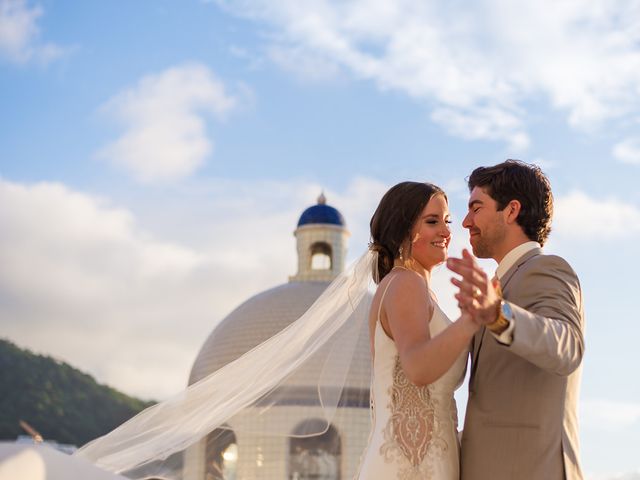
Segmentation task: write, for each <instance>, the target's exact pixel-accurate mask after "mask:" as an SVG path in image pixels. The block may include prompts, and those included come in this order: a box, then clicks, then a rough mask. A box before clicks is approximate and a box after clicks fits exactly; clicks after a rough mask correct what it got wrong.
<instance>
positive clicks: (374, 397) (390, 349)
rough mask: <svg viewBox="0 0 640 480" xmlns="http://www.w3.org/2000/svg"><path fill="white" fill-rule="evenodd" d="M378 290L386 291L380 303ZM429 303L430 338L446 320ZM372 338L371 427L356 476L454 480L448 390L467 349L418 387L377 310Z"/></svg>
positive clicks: (455, 447)
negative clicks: (430, 313) (433, 379)
mask: <svg viewBox="0 0 640 480" xmlns="http://www.w3.org/2000/svg"><path fill="white" fill-rule="evenodd" d="M390 283H391V282H389V283H388V284H387V288H388V286H389V285H390ZM384 294H386V290H385V292H384V293H383V298H382V299H381V300H380V305H382V300H384ZM434 304H435V308H434V312H433V316H432V317H431V321H430V323H429V331H430V333H431V336H432V337H434V336H435V335H437V334H438V333H440V332H441V331H442V330H444V329H445V328H447V326H448V325H450V324H451V320H449V319H448V318H447V316H446V315H445V314H444V312H443V311H442V310H441V309H440V307H438V305H437V303H435V302H434ZM374 337H375V338H374V349H375V356H374V361H373V375H372V381H371V409H372V429H371V436H370V437H369V445H368V447H367V449H366V450H365V452H364V454H363V458H362V461H361V464H360V470H359V473H358V475H357V477H356V478H357V479H359V480H378V479H379V480H425V479H428V480H458V479H459V453H460V448H459V444H458V436H457V424H458V419H457V409H456V402H455V399H454V398H453V392H454V391H455V389H456V388H458V387H459V386H460V385H461V383H462V380H463V378H464V374H465V369H466V363H467V352H464V353H463V354H461V355H460V356H459V357H458V359H457V360H456V361H455V363H454V364H453V366H452V367H451V368H450V369H449V370H448V371H447V373H445V374H444V375H443V376H442V377H441V378H439V379H438V380H437V381H435V382H434V383H432V384H430V385H427V386H423V387H418V386H416V385H414V384H413V383H411V382H410V381H409V380H408V379H407V377H406V375H405V374H404V371H403V370H402V366H401V365H400V360H399V357H398V350H397V349H396V345H395V343H394V342H393V340H391V339H390V338H389V337H388V336H387V334H386V333H385V331H384V329H383V328H382V325H381V324H380V311H378V316H377V321H376V325H375V330H374Z"/></svg>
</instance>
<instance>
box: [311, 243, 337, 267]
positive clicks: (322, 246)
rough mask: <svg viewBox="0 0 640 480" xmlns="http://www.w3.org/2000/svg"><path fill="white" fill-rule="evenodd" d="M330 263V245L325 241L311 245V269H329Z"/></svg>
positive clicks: (331, 261)
mask: <svg viewBox="0 0 640 480" xmlns="http://www.w3.org/2000/svg"><path fill="white" fill-rule="evenodd" d="M332 264H333V259H332V256H331V245H329V244H328V243H325V242H316V243H314V244H313V245H311V270H331V267H332Z"/></svg>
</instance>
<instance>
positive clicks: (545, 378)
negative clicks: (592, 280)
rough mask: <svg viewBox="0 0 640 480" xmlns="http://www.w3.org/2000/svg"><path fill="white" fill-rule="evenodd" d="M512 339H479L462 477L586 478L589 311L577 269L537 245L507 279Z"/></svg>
mask: <svg viewBox="0 0 640 480" xmlns="http://www.w3.org/2000/svg"><path fill="white" fill-rule="evenodd" d="M501 284H502V290H503V295H504V298H505V300H506V301H508V302H509V303H510V304H511V306H512V308H513V313H514V322H515V328H514V331H513V341H512V343H511V345H509V346H507V345H503V344H501V343H499V342H498V341H497V340H496V338H495V337H494V335H493V334H491V332H489V331H486V329H484V328H483V329H481V330H480V331H479V332H478V333H477V334H476V336H475V337H474V340H473V348H472V353H471V355H472V357H471V377H470V381H469V401H468V404H467V413H466V417H465V424H464V432H463V435H462V452H461V479H462V480H529V479H530V480H556V479H558V480H560V479H568V480H581V479H582V478H583V477H582V472H581V470H580V464H579V459H578V450H579V445H578V421H577V402H578V390H579V384H580V372H581V362H582V355H583V352H584V336H583V331H584V317H583V307H582V292H581V290H580V283H579V281H578V277H577V276H576V274H575V272H574V271H573V270H572V269H571V267H570V266H569V264H568V263H567V262H566V261H565V260H563V259H562V258H560V257H557V256H554V255H544V254H543V253H542V250H540V249H538V248H536V249H534V250H531V251H529V252H527V253H526V254H524V255H523V256H522V257H521V258H520V259H518V261H516V263H515V264H514V265H513V266H512V267H511V268H510V269H509V270H508V271H507V272H506V274H505V275H504V276H503V277H502V279H501Z"/></svg>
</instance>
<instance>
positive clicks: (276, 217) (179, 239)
mask: <svg viewBox="0 0 640 480" xmlns="http://www.w3.org/2000/svg"><path fill="white" fill-rule="evenodd" d="M191 187H193V188H191ZM198 187H199V188H198ZM385 188H386V187H385V186H383V185H381V184H380V183H379V182H377V181H375V180H370V179H367V178H359V179H355V180H353V181H352V182H351V183H350V184H349V185H348V186H347V187H346V188H345V190H344V192H334V191H325V194H326V196H327V199H328V202H329V203H330V204H332V205H335V206H336V207H337V208H339V209H340V210H341V211H342V213H343V214H344V215H345V217H346V219H347V222H348V226H349V228H350V230H351V232H352V235H353V236H352V238H351V241H350V246H351V249H352V251H351V254H350V256H349V258H351V259H353V258H355V257H356V256H358V255H359V254H360V253H362V252H363V251H364V248H366V241H367V237H368V233H367V226H368V221H369V217H370V215H371V212H372V211H373V207H374V206H375V204H376V203H377V201H378V200H379V197H380V195H381V192H383V191H384V190H385ZM163 191H164V193H163V197H164V198H162V199H160V200H159V201H158V202H157V203H156V202H151V204H148V205H137V206H134V207H135V208H136V209H137V210H138V211H137V212H136V213H135V214H134V213H133V210H131V209H125V208H122V207H118V206H115V205H113V203H112V202H111V201H109V200H107V199H101V198H97V197H94V196H91V195H88V194H85V193H82V192H77V191H73V190H70V189H69V188H67V187H65V186H64V185H61V184H57V183H37V184H32V185H25V184H20V183H14V182H10V181H7V180H2V179H0V225H2V228H0V264H1V265H2V268H1V269H0V321H1V323H2V326H3V333H2V335H3V336H6V337H8V338H9V339H11V340H13V341H15V342H16V343H17V344H18V345H20V346H23V347H28V348H31V349H33V350H35V351H37V352H43V353H47V354H51V355H54V356H56V357H58V358H60V359H63V360H65V361H68V362H69V363H71V364H72V365H74V366H75V367H77V368H81V369H83V370H85V371H88V372H89V373H91V374H93V375H95V376H96V377H97V378H98V380H99V381H101V382H106V383H108V384H110V385H113V386H115V387H116V388H119V389H122V390H124V391H125V392H128V393H131V394H135V395H139V396H142V397H147V398H148V397H154V398H162V397H165V396H167V395H168V394H170V393H173V392H175V391H177V390H179V389H180V388H182V387H183V386H184V385H185V383H186V381H187V378H188V373H189V370H190V368H191V364H192V362H193V360H194V359H195V356H196V354H197V352H198V350H199V348H200V347H201V345H202V343H203V342H204V340H205V338H206V336H207V335H208V334H209V333H210V332H211V330H212V329H213V327H214V326H215V324H216V323H217V322H218V321H219V320H221V319H222V318H224V316H225V315H226V314H227V313H229V312H230V311H231V310H232V309H233V308H235V307H236V306H238V305H239V304H240V303H241V302H243V301H244V300H246V299H248V298H249V297H250V296H252V295H254V294H256V293H259V292H261V291H263V290H265V289H267V288H270V287H272V286H275V285H278V284H281V283H285V282H286V281H287V279H288V276H289V275H292V274H294V273H295V272H296V253H295V252H296V250H295V239H294V237H293V235H292V232H293V230H294V229H295V225H296V223H297V220H298V218H299V215H300V214H301V213H302V211H303V209H304V208H306V207H307V206H310V205H312V204H314V203H315V199H316V198H317V196H318V194H319V193H320V191H321V186H320V185H317V184H314V183H310V182H304V181H302V182H298V181H288V182H253V183H252V182H240V181H229V180H224V179H219V180H217V181H215V182H212V183H211V184H208V185H203V184H199V185H193V186H190V188H188V189H187V190H186V191H176V192H172V197H171V198H167V190H166V189H163ZM141 212H142V213H141ZM143 224H144V225H145V226H143ZM149 225H150V226H149ZM167 239H170V240H167Z"/></svg>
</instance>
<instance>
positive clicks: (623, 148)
mask: <svg viewBox="0 0 640 480" xmlns="http://www.w3.org/2000/svg"><path fill="white" fill-rule="evenodd" d="M613 156H614V157H615V158H617V159H618V160H619V161H621V162H622V163H628V164H631V165H640V138H628V139H626V140H623V141H622V142H620V143H618V144H616V145H615V146H614V147H613Z"/></svg>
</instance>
